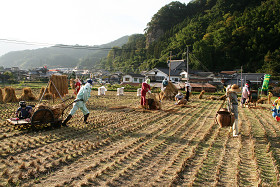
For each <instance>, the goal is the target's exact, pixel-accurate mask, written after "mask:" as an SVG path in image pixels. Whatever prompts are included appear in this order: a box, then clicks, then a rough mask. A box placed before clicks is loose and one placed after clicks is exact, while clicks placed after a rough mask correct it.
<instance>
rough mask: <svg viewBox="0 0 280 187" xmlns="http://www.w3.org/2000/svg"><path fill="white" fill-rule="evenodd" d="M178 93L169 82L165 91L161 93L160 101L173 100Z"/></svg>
mask: <svg viewBox="0 0 280 187" xmlns="http://www.w3.org/2000/svg"><path fill="white" fill-rule="evenodd" d="M177 93H178V89H177V88H176V86H174V84H172V82H170V81H169V82H168V85H167V86H166V87H165V89H164V90H162V91H161V92H160V99H161V100H163V99H166V100H167V99H168V100H173V99H174V97H175V96H176V94H177Z"/></svg>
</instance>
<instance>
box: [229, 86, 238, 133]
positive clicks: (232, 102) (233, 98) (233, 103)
mask: <svg viewBox="0 0 280 187" xmlns="http://www.w3.org/2000/svg"><path fill="white" fill-rule="evenodd" d="M238 92H241V90H240V88H239V87H238V85H236V84H233V85H232V86H231V88H230V89H229V91H228V98H229V106H230V110H231V112H232V113H234V118H235V121H234V123H233V125H232V135H233V136H234V137H236V136H238V133H239V132H238V100H237V93H238Z"/></svg>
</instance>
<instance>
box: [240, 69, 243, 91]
mask: <svg viewBox="0 0 280 187" xmlns="http://www.w3.org/2000/svg"><path fill="white" fill-rule="evenodd" d="M240 84H241V85H240V87H241V88H242V87H243V79H242V66H241V83H240Z"/></svg>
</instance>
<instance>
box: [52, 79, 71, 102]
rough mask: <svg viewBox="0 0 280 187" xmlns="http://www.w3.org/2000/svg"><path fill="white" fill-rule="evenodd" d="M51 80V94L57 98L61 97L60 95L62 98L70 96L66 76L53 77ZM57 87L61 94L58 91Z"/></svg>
mask: <svg viewBox="0 0 280 187" xmlns="http://www.w3.org/2000/svg"><path fill="white" fill-rule="evenodd" d="M50 80H51V84H49V91H50V93H51V94H54V95H55V97H59V94H60V95H61V97H63V96H65V95H66V94H68V80H67V76H66V75H52V76H51V78H50ZM54 85H55V86H54ZM55 87H56V89H57V91H58V92H59V93H58V92H57V91H56V89H55Z"/></svg>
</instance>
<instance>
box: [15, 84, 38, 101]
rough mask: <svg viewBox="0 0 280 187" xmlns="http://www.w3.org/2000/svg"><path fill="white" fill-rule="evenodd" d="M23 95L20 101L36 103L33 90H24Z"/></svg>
mask: <svg viewBox="0 0 280 187" xmlns="http://www.w3.org/2000/svg"><path fill="white" fill-rule="evenodd" d="M22 91H23V93H22V95H21V96H20V98H19V100H20V101H34V100H36V97H35V96H34V95H33V93H32V90H31V88H28V87H27V88H23V89H22Z"/></svg>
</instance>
